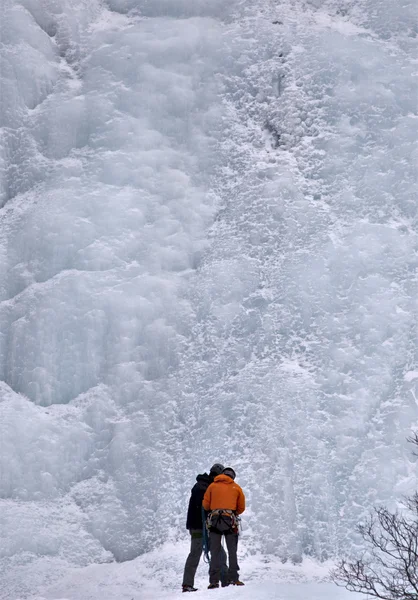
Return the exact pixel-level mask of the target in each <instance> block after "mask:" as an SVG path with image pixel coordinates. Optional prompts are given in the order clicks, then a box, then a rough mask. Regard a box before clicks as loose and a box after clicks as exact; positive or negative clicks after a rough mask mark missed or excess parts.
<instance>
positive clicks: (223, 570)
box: [221, 544, 229, 586]
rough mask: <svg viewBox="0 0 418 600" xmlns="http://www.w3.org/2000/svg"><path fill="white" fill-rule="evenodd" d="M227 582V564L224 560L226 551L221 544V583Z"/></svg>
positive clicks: (225, 583)
mask: <svg viewBox="0 0 418 600" xmlns="http://www.w3.org/2000/svg"><path fill="white" fill-rule="evenodd" d="M228 583H229V575H228V564H227V562H226V552H225V550H224V548H223V546H222V544H221V584H222V585H223V586H224V585H227V584H228Z"/></svg>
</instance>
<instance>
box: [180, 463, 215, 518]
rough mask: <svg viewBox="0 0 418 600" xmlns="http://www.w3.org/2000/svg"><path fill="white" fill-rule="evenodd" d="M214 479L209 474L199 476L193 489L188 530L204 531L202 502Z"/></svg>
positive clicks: (188, 516) (188, 514) (188, 515)
mask: <svg viewBox="0 0 418 600" xmlns="http://www.w3.org/2000/svg"><path fill="white" fill-rule="evenodd" d="M212 481H213V477H211V476H210V475H208V474H207V473H203V474H202V475H198V476H197V477H196V482H197V483H195V484H194V486H193V488H192V495H191V496H190V501H189V510H188V511H187V522H186V529H203V522H202V502H203V496H204V495H205V492H206V490H207V488H208V486H209V485H210V484H211V483H212Z"/></svg>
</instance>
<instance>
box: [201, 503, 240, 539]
mask: <svg viewBox="0 0 418 600" xmlns="http://www.w3.org/2000/svg"><path fill="white" fill-rule="evenodd" d="M239 524H240V518H239V517H238V516H237V515H236V513H235V512H234V511H233V510H229V509H226V508H217V509H216V510H212V512H210V513H209V515H208V517H207V519H206V528H207V529H208V530H209V531H217V532H219V533H228V532H231V533H238V532H239Z"/></svg>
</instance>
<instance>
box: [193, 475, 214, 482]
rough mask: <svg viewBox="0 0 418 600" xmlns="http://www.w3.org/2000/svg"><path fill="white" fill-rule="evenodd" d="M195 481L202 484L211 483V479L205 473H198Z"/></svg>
mask: <svg viewBox="0 0 418 600" xmlns="http://www.w3.org/2000/svg"><path fill="white" fill-rule="evenodd" d="M196 481H197V482H198V483H199V482H201V481H202V482H204V483H212V481H213V479H212V477H211V476H210V475H208V474H207V473H200V474H199V475H198V476H197V477H196Z"/></svg>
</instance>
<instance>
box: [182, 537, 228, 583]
mask: <svg viewBox="0 0 418 600" xmlns="http://www.w3.org/2000/svg"><path fill="white" fill-rule="evenodd" d="M190 536H191V544H190V553H189V556H188V557H187V560H186V564H185V565H184V575H183V585H191V586H192V587H193V586H194V577H195V575H196V570H197V567H198V565H199V561H200V557H201V555H202V552H203V531H202V530H201V529H191V530H190ZM209 548H210V549H211V541H210V538H209ZM211 554H212V552H211ZM219 572H220V575H221V581H222V583H227V582H228V579H229V578H228V566H227V564H226V554H225V550H224V549H223V548H222V546H221V551H220V552H219ZM218 581H219V578H218Z"/></svg>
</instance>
